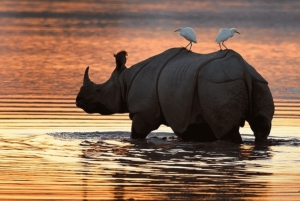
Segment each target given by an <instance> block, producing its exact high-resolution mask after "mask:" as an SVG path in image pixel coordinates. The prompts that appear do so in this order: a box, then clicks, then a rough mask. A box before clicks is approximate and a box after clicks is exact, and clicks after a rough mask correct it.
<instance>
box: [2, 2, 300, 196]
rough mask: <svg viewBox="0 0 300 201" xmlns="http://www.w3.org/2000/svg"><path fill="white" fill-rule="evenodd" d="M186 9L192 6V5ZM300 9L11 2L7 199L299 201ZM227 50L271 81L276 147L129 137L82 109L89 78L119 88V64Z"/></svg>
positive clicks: (112, 121)
mask: <svg viewBox="0 0 300 201" xmlns="http://www.w3.org/2000/svg"><path fill="white" fill-rule="evenodd" d="M178 3H180V6H177V5H179V4H178ZM299 9H300V3H299V2H297V1H285V2H284V3H282V1H272V3H264V2H261V1H251V2H244V1H226V2H224V1H217V0H216V1H201V2H194V1H185V3H182V1H171V2H170V1H151V2H140V1H130V2H126V1H113V2H112V1H93V0H90V1H81V0H79V1H76V2H70V1H50V0H49V1H42V2H41V1H34V0H32V1H31V0H24V1H14V2H12V1H8V0H3V1H1V5H0V27H1V28H0V36H1V38H0V40H1V43H0V60H1V63H2V65H1V71H0V78H1V81H0V88H1V90H0V139H1V140H0V147H1V153H0V158H1V159H0V170H1V176H0V199H1V200H7V199H10V200H20V199H27V200H32V199H42V200H45V199H55V200H60V199H71V200H92V199H96V200H234V199H235V200H297V199H298V198H299V197H300V182H299V181H300V172H299V165H300V161H299V158H300V154H299V153H300V148H299V145H300V71H299V63H300V53H299V51H298V44H297V37H299V33H300V27H299V23H298V22H299V18H300V14H299V13H300V12H299ZM180 26H192V27H194V29H195V31H196V33H197V38H198V41H199V42H198V44H196V45H193V48H192V49H193V51H195V52H199V53H209V52H213V51H217V50H218V49H219V46H218V45H217V44H215V43H214V39H215V37H216V34H217V33H218V30H219V28H221V27H236V28H237V30H238V31H239V32H241V35H236V36H234V38H232V39H230V40H229V41H227V42H226V43H225V44H226V46H227V47H228V48H232V49H234V50H235V51H237V52H239V53H240V54H241V55H242V56H243V57H244V58H245V60H247V61H248V62H249V63H250V64H251V65H253V66H254V67H255V68H256V70H257V71H258V72H259V73H260V74H261V75H263V76H264V77H265V78H266V80H268V82H269V86H270V88H271V91H272V94H273V96H274V100H275V106H276V111H275V116H274V120H273V127H272V131H271V134H270V138H269V142H268V144H266V145H264V146H255V145H254V138H253V134H252V132H251V130H250V128H249V126H248V125H246V126H245V128H242V129H241V133H242V137H243V140H244V142H245V143H244V144H243V145H233V144H228V143H224V142H213V143H186V142H181V141H179V140H178V139H177V138H174V135H173V134H172V132H171V130H170V129H169V128H167V127H164V126H162V127H161V128H160V129H159V130H158V131H156V132H153V133H152V134H151V135H150V136H149V137H148V138H147V140H145V141H136V140H131V139H130V138H129V135H130V134H129V131H130V124H131V122H130V121H129V118H128V115H127V114H125V115H118V114H117V115H112V116H99V115H96V114H94V115H88V114H86V113H84V112H83V111H82V110H80V109H79V108H76V107H75V103H74V102H75V97H76V94H77V92H78V90H79V88H80V86H81V84H82V78H83V72H84V70H85V67H86V66H90V67H91V69H90V77H91V79H92V80H93V81H94V82H96V83H101V82H104V81H105V80H107V79H108V78H109V76H110V73H111V72H112V71H113V69H114V66H115V63H114V58H113V53H117V52H118V51H120V50H126V51H127V52H128V53H129V57H128V61H127V66H128V67H130V66H131V65H133V64H135V63H137V62H139V61H141V60H143V59H146V58H148V57H150V56H152V55H155V54H158V53H160V52H162V51H164V50H166V49H168V48H171V47H181V46H185V45H187V41H185V39H184V38H182V37H180V36H178V33H174V30H175V29H177V28H178V27H180Z"/></svg>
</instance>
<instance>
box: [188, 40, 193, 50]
mask: <svg viewBox="0 0 300 201" xmlns="http://www.w3.org/2000/svg"><path fill="white" fill-rule="evenodd" d="M192 46H193V43H192V42H191V46H190V49H189V51H191V49H192Z"/></svg>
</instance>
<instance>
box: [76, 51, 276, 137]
mask: <svg viewBox="0 0 300 201" xmlns="http://www.w3.org/2000/svg"><path fill="white" fill-rule="evenodd" d="M115 59H116V68H115V70H114V71H113V73H112V75H111V77H110V79H109V80H108V81H106V82H105V83H103V84H95V83H94V82H92V81H91V80H90V79H89V75H88V72H89V67H87V68H86V70H85V74H84V79H83V86H82V87H81V89H80V91H79V93H78V95H77V98H76V105H77V107H80V108H82V109H83V110H84V111H85V112H87V113H100V114H102V115H110V114H114V113H129V117H130V119H131V120H132V127H131V137H132V138H134V139H143V138H145V137H146V136H147V135H148V134H149V133H150V132H151V131H152V130H155V129H157V128H158V127H159V126H160V125H161V124H165V125H167V126H170V127H171V128H172V130H173V131H174V133H175V134H176V135H177V136H179V137H180V138H181V139H183V140H186V141H191V140H195V141H214V140H218V139H220V140H226V141H232V142H237V143H242V138H241V135H240V133H239V127H240V126H241V127H242V126H244V124H245V121H248V122H249V124H250V127H251V129H252V130H253V132H254V135H255V141H256V142H261V141H265V140H266V139H267V137H268V135H269V133H270V130H271V121H272V118H273V115H274V102H273V98H272V95H271V92H270V89H269V87H268V83H267V81H266V80H265V79H264V78H263V77H262V76H261V75H260V74H259V73H258V72H256V70H255V69H254V68H253V67H252V66H250V65H249V64H248V63H247V62H246V61H245V60H244V59H243V58H242V57H241V56H240V55H239V54H238V53H236V52H234V51H232V50H225V51H218V52H215V53H211V54H196V53H193V52H190V51H187V50H186V49H185V48H172V49H169V50H167V51H165V52H163V53H161V54H158V55H156V56H153V57H150V58H149V59H147V60H145V61H142V62H140V63H137V64H135V65H133V66H132V67H130V68H127V67H126V66H125V63H126V52H125V51H122V52H119V53H118V54H117V55H115Z"/></svg>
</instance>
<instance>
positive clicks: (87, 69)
mask: <svg viewBox="0 0 300 201" xmlns="http://www.w3.org/2000/svg"><path fill="white" fill-rule="evenodd" d="M89 68H90V67H89V66H88V67H86V69H85V72H84V77H83V85H87V84H88V83H90V82H91V80H90V78H89Z"/></svg>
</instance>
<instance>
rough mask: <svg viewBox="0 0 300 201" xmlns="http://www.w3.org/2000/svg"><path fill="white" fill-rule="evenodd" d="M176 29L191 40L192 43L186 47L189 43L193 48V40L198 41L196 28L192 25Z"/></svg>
mask: <svg viewBox="0 0 300 201" xmlns="http://www.w3.org/2000/svg"><path fill="white" fill-rule="evenodd" d="M176 31H179V33H180V35H181V36H183V37H184V38H185V39H186V40H188V41H190V43H189V44H188V45H187V46H186V47H185V48H187V47H188V46H189V45H191V46H190V49H189V50H191V48H192V45H193V44H192V42H193V43H197V39H196V34H195V31H194V29H192V28H191V27H180V28H179V29H177V30H175V32H176Z"/></svg>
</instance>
